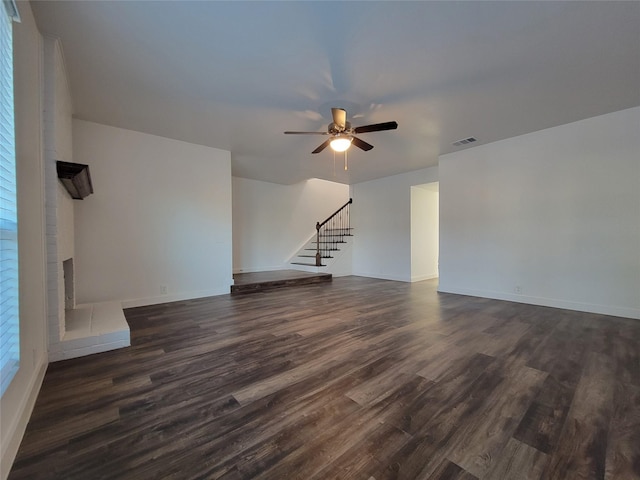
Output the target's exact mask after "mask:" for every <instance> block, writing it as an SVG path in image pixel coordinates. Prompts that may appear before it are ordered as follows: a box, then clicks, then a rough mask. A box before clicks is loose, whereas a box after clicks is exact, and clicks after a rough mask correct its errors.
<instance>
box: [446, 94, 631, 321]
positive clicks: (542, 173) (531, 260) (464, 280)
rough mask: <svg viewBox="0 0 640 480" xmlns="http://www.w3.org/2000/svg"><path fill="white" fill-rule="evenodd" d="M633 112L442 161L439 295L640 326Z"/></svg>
mask: <svg viewBox="0 0 640 480" xmlns="http://www.w3.org/2000/svg"><path fill="white" fill-rule="evenodd" d="M638 132H640V107H638V108H632V109H629V110H623V111H620V112H615V113H611V114H608V115H602V116H599V117H594V118H590V119H586V120H583V121H580V122H575V123H571V124H568V125H563V126H559V127H555V128H550V129H547V130H542V131H539V132H535V133H531V134H528V135H523V136H520V137H516V138H511V139H508V140H504V141H500V142H496V143H492V144H488V145H483V146H479V147H475V148H472V149H469V150H464V151H461V152H458V153H452V154H449V155H444V156H442V157H441V158H440V290H441V291H444V292H454V293H464V294H470V295H478V296H483V297H490V298H498V299H507V300H515V301H522V302H526V303H533V304H540V305H549V306H555V307H565V308H571V309H575V310H583V311H589V312H596V313H605V314H611V315H619V316H627V317H633V318H640V295H639V294H638V292H640V188H639V185H640V135H638Z"/></svg>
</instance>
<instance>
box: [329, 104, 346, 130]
mask: <svg viewBox="0 0 640 480" xmlns="http://www.w3.org/2000/svg"><path fill="white" fill-rule="evenodd" d="M331 115H332V116H333V123H335V124H336V127H339V128H340V129H342V130H344V129H345V128H346V126H347V111H346V110H345V109H344V108H332V109H331Z"/></svg>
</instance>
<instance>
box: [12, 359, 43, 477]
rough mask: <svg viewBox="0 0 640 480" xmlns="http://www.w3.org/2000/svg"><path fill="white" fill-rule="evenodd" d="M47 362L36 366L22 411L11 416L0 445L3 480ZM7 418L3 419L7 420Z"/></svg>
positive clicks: (16, 452) (17, 445)
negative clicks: (5, 440) (3, 440)
mask: <svg viewBox="0 0 640 480" xmlns="http://www.w3.org/2000/svg"><path fill="white" fill-rule="evenodd" d="M47 365H48V363H47V362H45V361H43V362H42V363H41V364H40V366H39V367H38V370H37V372H36V373H35V375H33V377H32V379H31V382H30V383H29V388H28V391H27V392H26V395H25V397H26V398H25V400H24V402H23V408H22V411H20V412H17V415H16V416H15V417H13V419H12V423H11V425H10V426H9V428H8V431H9V433H8V435H7V438H8V441H7V442H6V444H5V445H2V457H1V459H0V478H2V479H3V480H4V479H6V478H7V477H8V476H9V472H10V471H11V466H12V465H13V462H14V460H15V459H16V455H17V454H18V448H20V443H21V442H22V437H23V436H24V432H25V430H26V429H27V424H28V423H29V419H30V418H31V413H32V412H33V407H34V406H35V404H36V400H37V398H38V393H40V388H41V387H42V381H43V380H44V374H45V373H46V372H47ZM7 420H9V419H3V421H7Z"/></svg>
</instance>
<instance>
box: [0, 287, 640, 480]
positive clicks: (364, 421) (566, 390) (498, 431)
mask: <svg viewBox="0 0 640 480" xmlns="http://www.w3.org/2000/svg"><path fill="white" fill-rule="evenodd" d="M436 289H437V283H436V281H425V282H419V283H414V284H409V283H400V282H391V281H384V280H374V279H367V278H360V277H343V278H335V279H333V282H331V283H325V284H319V285H313V286H308V287H297V288H294V289H289V290H288V289H279V290H274V291H270V292H265V293H256V294H253V295H237V296H236V295H234V296H232V295H223V296H219V297H212V298H207V299H199V300H192V301H185V302H176V303H172V304H165V305H157V306H150V307H140V308H135V309H129V310H126V311H125V314H126V317H127V319H128V321H129V323H130V326H131V335H132V346H131V347H130V348H126V349H122V350H118V351H113V352H107V353H103V354H98V355H93V356H91V357H85V358H78V359H74V360H67V361H64V362H58V363H55V364H51V365H50V366H49V369H48V371H47V374H46V377H45V380H44V385H43V387H42V390H41V392H40V395H39V397H38V401H37V404H36V407H35V410H34V412H33V416H32V418H31V421H30V423H29V425H28V428H27V432H26V434H25V437H24V440H23V442H22V445H21V447H20V451H19V453H18V457H17V459H16V462H15V463H14V466H13V469H12V471H11V474H10V476H9V478H10V479H11V480H18V479H32V480H33V479H65V480H74V479H78V480H80V479H81V480H95V479H103V480H108V479H135V480H145V479H363V480H391V479H440V480H443V479H458V480H475V479H489V480H498V479H518V480H526V479H532V480H535V479H557V480H572V479H606V480H631V479H640V322H638V321H635V320H628V319H621V318H615V317H606V316H601V315H593V314H584V313H578V312H572V311H566V310H558V309H552V308H544V307H535V306H530V305H522V304H515V303H509V302H500V301H494V300H487V299H481V298H473V297H465V296H460V295H451V294H439V293H437V291H436Z"/></svg>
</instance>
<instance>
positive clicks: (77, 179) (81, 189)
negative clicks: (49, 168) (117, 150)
mask: <svg viewBox="0 0 640 480" xmlns="http://www.w3.org/2000/svg"><path fill="white" fill-rule="evenodd" d="M56 169H57V171H58V178H59V179H60V181H61V182H62V184H63V185H64V188H66V189H67V192H69V194H70V195H71V198H73V199H74V200H82V199H83V198H84V197H86V196H87V195H90V194H92V193H93V184H92V183H91V175H90V174H89V165H83V164H81V163H70V162H61V161H57V162H56Z"/></svg>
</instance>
